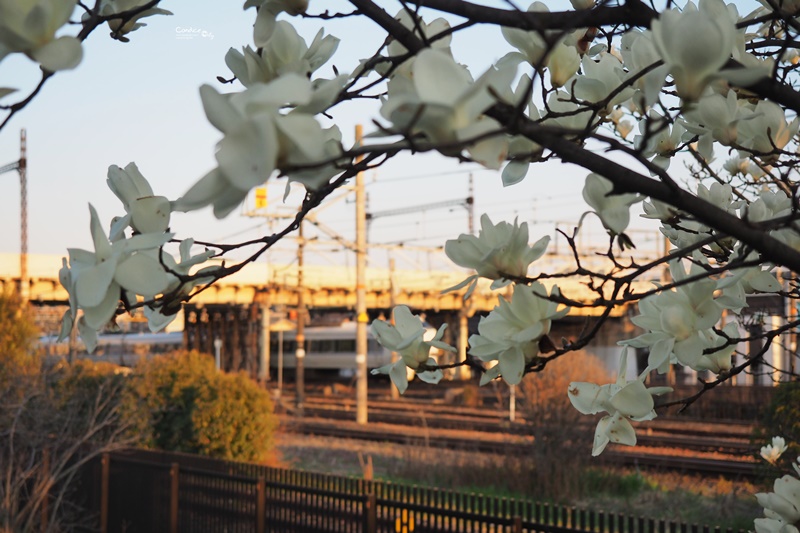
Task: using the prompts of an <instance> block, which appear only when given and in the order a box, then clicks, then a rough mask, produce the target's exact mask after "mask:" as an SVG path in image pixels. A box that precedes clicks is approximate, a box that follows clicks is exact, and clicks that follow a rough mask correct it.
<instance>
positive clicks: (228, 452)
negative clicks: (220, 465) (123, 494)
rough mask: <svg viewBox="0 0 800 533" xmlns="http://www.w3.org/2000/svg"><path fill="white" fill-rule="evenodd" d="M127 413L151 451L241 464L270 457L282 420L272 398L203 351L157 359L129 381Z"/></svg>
mask: <svg viewBox="0 0 800 533" xmlns="http://www.w3.org/2000/svg"><path fill="white" fill-rule="evenodd" d="M125 405H126V410H127V411H128V412H129V416H130V417H131V419H132V420H134V424H135V425H136V426H137V427H140V428H142V431H143V442H142V444H143V445H145V446H147V447H152V448H158V449H162V450H167V451H177V452H186V453H199V454H203V455H207V456H210V457H218V458H221V459H229V460H237V461H255V462H264V461H266V460H267V459H269V458H270V455H271V452H272V447H273V437H274V433H275V430H276V427H277V419H276V417H275V415H274V414H273V413H272V402H271V401H270V398H269V394H268V393H267V392H266V391H265V390H263V389H261V388H260V387H259V386H258V385H257V384H256V383H255V382H253V381H252V380H250V379H249V378H248V377H247V376H245V375H244V374H224V373H221V372H218V371H217V370H216V369H215V368H214V361H213V359H212V358H210V357H209V356H207V355H203V354H200V353H198V352H185V351H179V352H175V353H173V354H169V355H166V356H160V357H156V358H152V359H150V360H148V361H144V362H142V363H141V364H140V365H139V366H137V367H136V369H135V370H134V372H133V374H132V375H131V377H130V387H129V394H128V397H127V398H126V400H125Z"/></svg>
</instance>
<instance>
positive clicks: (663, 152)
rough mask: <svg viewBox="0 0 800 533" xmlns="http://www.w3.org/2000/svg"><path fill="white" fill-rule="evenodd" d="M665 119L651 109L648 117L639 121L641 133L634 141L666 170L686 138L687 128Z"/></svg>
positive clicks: (645, 154) (638, 148)
mask: <svg viewBox="0 0 800 533" xmlns="http://www.w3.org/2000/svg"><path fill="white" fill-rule="evenodd" d="M663 120H664V118H663V117H662V116H661V115H659V114H658V113H656V112H655V111H652V110H651V111H650V113H649V114H648V117H647V118H646V119H643V120H641V121H639V133H640V135H637V136H636V137H634V139H633V143H634V145H635V146H636V148H637V150H641V151H642V155H643V156H644V157H648V158H649V157H653V159H652V160H651V162H652V163H653V164H654V165H658V166H659V167H661V168H663V169H664V170H666V169H668V168H669V164H670V161H671V160H672V156H674V155H675V151H676V150H677V149H678V147H679V146H680V145H681V143H682V142H683V140H684V139H683V137H684V135H685V134H686V129H685V128H684V127H683V125H681V124H679V123H675V124H672V125H669V124H664V123H663ZM653 132H655V133H653Z"/></svg>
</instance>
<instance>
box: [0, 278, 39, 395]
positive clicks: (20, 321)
mask: <svg viewBox="0 0 800 533" xmlns="http://www.w3.org/2000/svg"><path fill="white" fill-rule="evenodd" d="M37 335H38V332H37V330H36V326H35V325H34V323H33V317H32V316H31V313H30V310H29V309H28V307H27V306H26V305H24V303H23V302H22V300H21V299H20V297H19V295H18V294H17V293H15V292H13V291H8V290H4V291H0V361H2V364H0V385H3V383H4V382H5V381H6V380H8V379H15V378H16V376H18V375H19V374H20V373H25V374H29V373H31V372H35V371H36V370H37V369H38V367H39V359H38V358H37V357H36V356H35V354H34V350H33V343H34V341H35V340H36V336H37Z"/></svg>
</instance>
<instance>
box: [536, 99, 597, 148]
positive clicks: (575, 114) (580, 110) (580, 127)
mask: <svg viewBox="0 0 800 533" xmlns="http://www.w3.org/2000/svg"><path fill="white" fill-rule="evenodd" d="M543 117H544V120H543V121H542V125H543V126H555V127H558V128H564V129H565V130H568V131H570V132H575V135H570V134H567V135H566V137H567V138H568V139H569V138H578V137H582V136H583V134H584V132H586V133H591V132H592V131H593V130H595V129H597V126H598V124H599V121H597V120H594V119H595V118H596V117H595V116H594V113H592V111H591V109H589V108H587V107H585V106H580V105H578V104H576V103H575V102H573V101H572V98H571V96H570V95H569V94H568V93H566V92H564V91H563V90H561V91H553V92H552V93H550V97H549V98H548V99H547V107H546V114H544V113H543ZM593 120H594V122H593Z"/></svg>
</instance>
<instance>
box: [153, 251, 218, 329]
mask: <svg viewBox="0 0 800 533" xmlns="http://www.w3.org/2000/svg"><path fill="white" fill-rule="evenodd" d="M192 246H194V239H184V240H182V241H181V244H180V246H179V253H180V262H177V261H175V258H174V257H172V254H168V253H160V254H159V256H157V257H158V258H159V259H160V261H163V263H164V266H165V267H166V273H167V280H168V281H167V286H166V287H165V288H164V289H163V291H161V292H162V293H165V294H167V293H172V292H173V291H177V294H175V301H179V302H180V301H183V299H184V298H185V297H188V295H189V294H191V292H192V289H194V288H195V287H196V286H198V285H206V284H208V283H211V282H212V281H214V279H215V278H214V273H215V272H216V271H217V270H219V269H220V266H219V265H211V266H206V267H204V268H201V269H199V270H197V271H196V272H194V273H193V274H194V275H195V278H194V279H192V280H191V281H188V282H181V280H180V279H179V278H178V276H179V275H180V276H187V275H189V274H192V269H193V268H194V267H195V266H197V265H200V264H201V263H204V262H205V261H207V260H208V259H210V258H211V257H213V256H214V252H213V251H212V250H204V251H203V252H201V253H199V254H197V255H192V253H191V250H192ZM157 294H158V293H156V294H142V295H143V296H144V297H145V299H151V298H153V297H154V296H156V295H157ZM179 310H180V306H174V307H172V308H169V309H167V308H164V307H161V306H154V305H146V306H144V315H145V317H146V318H147V322H148V326H149V327H150V331H161V330H162V329H164V328H165V327H167V325H169V323H170V322H172V321H173V320H175V316H176V313H177V312H178V311H179Z"/></svg>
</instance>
